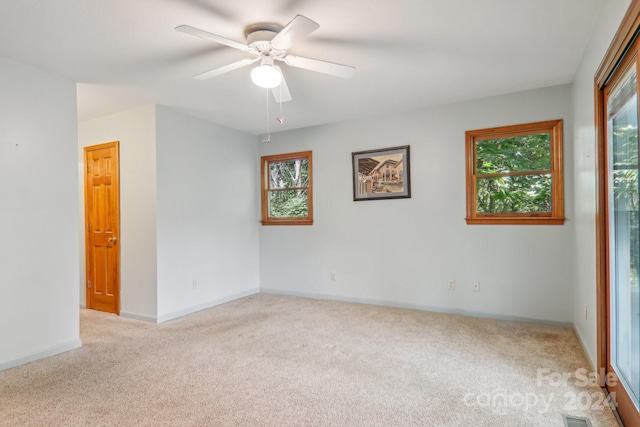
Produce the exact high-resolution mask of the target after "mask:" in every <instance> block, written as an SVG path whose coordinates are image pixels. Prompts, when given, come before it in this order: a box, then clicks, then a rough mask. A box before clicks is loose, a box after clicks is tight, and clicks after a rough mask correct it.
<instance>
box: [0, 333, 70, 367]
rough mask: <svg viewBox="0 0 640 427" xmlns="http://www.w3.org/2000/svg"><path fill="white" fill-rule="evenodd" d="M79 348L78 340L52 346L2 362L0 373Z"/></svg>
mask: <svg viewBox="0 0 640 427" xmlns="http://www.w3.org/2000/svg"><path fill="white" fill-rule="evenodd" d="M80 347H82V341H81V340H80V339H76V340H72V341H69V342H66V343H63V344H60V345H56V346H53V347H51V348H48V349H46V350H43V351H39V352H37V353H32V354H29V355H27V356H24V357H19V358H17V359H13V360H9V361H7V362H2V363H0V371H4V370H6V369H11V368H15V367H16V366H20V365H24V364H25V363H29V362H34V361H36V360H39V359H44V358H45V357H51V356H55V355H56V354H60V353H64V352H67V351H69V350H75V349H76V348H80Z"/></svg>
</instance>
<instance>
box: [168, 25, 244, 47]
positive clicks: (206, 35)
mask: <svg viewBox="0 0 640 427" xmlns="http://www.w3.org/2000/svg"><path fill="white" fill-rule="evenodd" d="M176 31H179V32H181V33H185V34H189V35H190V36H195V37H200V38H201V39H205V40H210V41H212V42H216V43H220V44H223V45H225V46H229V47H232V48H234V49H238V50H242V51H244V52H248V51H249V46H247V45H246V44H244V43H240V42H237V41H235V40H231V39H228V38H226V37H222V36H219V35H217V34H213V33H210V32H208V31H204V30H201V29H199V28H195V27H192V26H190V25H180V26H178V27H176Z"/></svg>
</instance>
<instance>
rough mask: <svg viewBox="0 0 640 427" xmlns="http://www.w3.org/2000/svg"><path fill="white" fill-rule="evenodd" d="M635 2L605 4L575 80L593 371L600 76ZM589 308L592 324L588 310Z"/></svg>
mask: <svg viewBox="0 0 640 427" xmlns="http://www.w3.org/2000/svg"><path fill="white" fill-rule="evenodd" d="M629 4H630V1H629V0H608V1H606V2H603V6H602V10H601V12H600V13H599V15H598V23H597V26H596V28H595V29H594V31H593V34H592V36H591V41H590V42H589V46H588V47H587V50H586V52H585V54H584V56H583V58H582V63H581V64H580V68H579V70H578V73H577V75H576V78H575V79H574V83H573V90H572V100H573V122H574V137H575V142H574V146H575V157H574V168H575V192H574V199H575V228H576V238H575V244H574V248H573V250H574V251H575V279H574V280H575V286H574V297H573V301H574V318H573V323H574V325H575V328H576V331H577V332H578V336H579V337H580V339H581V340H582V343H583V345H584V347H585V349H586V351H587V354H588V356H589V358H590V359H591V363H592V365H594V366H595V363H596V268H595V261H596V249H595V236H596V230H595V213H596V194H597V193H596V164H595V126H594V96H593V95H594V93H593V91H594V86H593V85H594V75H595V73H596V70H597V69H598V66H599V65H600V62H601V61H602V59H603V58H604V55H605V53H606V51H607V48H608V47H609V44H610V43H611V41H612V40H613V37H614V35H615V33H616V31H617V29H618V26H619V25H620V22H621V21H622V18H623V17H624V15H625V13H626V11H627V8H628V7H629ZM585 305H586V306H587V319H585V318H584V306H585Z"/></svg>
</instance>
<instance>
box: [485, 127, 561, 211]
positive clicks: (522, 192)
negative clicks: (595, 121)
mask: <svg viewBox="0 0 640 427" xmlns="http://www.w3.org/2000/svg"><path fill="white" fill-rule="evenodd" d="M550 141H551V136H550V134H549V133H540V134H532V135H523V136H511V137H507V138H497V139H487V140H482V141H478V142H476V178H477V182H476V203H477V207H476V209H477V211H478V212H480V213H503V212H511V213H519V212H551V175H550V173H540V172H549V171H550V170H551V142H550ZM514 172H516V173H520V174H517V175H514V174H513V173H514ZM486 175H488V176H486Z"/></svg>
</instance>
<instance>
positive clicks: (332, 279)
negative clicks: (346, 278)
mask: <svg viewBox="0 0 640 427" xmlns="http://www.w3.org/2000/svg"><path fill="white" fill-rule="evenodd" d="M331 281H332V282H336V281H337V280H336V273H334V272H333V271H332V272H331Z"/></svg>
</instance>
